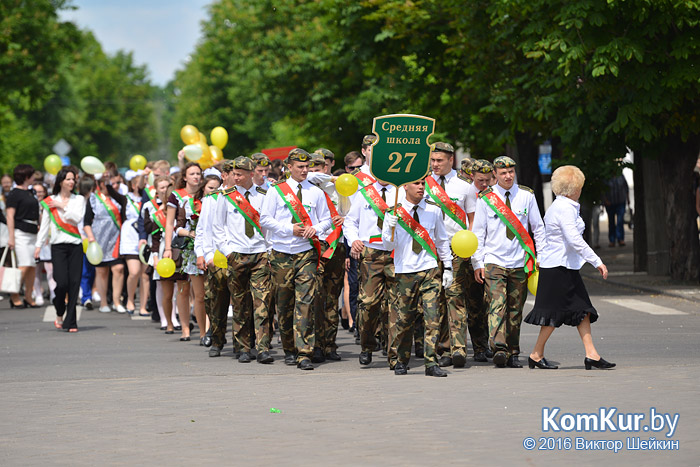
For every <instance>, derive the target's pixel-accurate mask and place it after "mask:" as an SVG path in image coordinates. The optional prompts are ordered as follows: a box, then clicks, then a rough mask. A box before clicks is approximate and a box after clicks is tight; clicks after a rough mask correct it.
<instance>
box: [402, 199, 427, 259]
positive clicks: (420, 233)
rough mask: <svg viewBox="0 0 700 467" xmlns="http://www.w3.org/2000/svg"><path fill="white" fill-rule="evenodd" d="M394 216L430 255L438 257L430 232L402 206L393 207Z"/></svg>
mask: <svg viewBox="0 0 700 467" xmlns="http://www.w3.org/2000/svg"><path fill="white" fill-rule="evenodd" d="M394 212H395V213H396V216H397V217H398V218H399V225H400V226H401V227H403V229H404V230H405V231H406V232H408V234H409V235H410V236H411V237H413V239H414V240H415V241H417V242H418V243H419V244H420V245H421V246H422V247H423V249H424V250H425V251H427V252H428V254H429V255H430V256H432V257H433V258H435V259H436V260H437V259H438V255H437V248H436V247H435V242H433V239H432V238H430V234H428V231H427V230H425V227H423V226H422V225H420V224H419V223H418V222H416V220H415V219H414V218H413V217H412V216H411V215H410V214H409V213H408V211H406V210H405V209H404V208H403V207H401V206H397V207H396V209H394Z"/></svg>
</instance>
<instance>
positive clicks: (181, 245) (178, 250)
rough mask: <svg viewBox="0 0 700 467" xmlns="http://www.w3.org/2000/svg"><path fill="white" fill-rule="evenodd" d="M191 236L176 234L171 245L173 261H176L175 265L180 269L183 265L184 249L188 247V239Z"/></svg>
mask: <svg viewBox="0 0 700 467" xmlns="http://www.w3.org/2000/svg"><path fill="white" fill-rule="evenodd" d="M188 238H189V237H181V236H179V235H178V236H176V237H175V238H174V239H173V241H172V243H171V245H170V247H171V248H172V256H173V261H175V267H176V268H177V269H178V270H179V269H180V268H181V267H182V250H184V249H186V247H187V240H188Z"/></svg>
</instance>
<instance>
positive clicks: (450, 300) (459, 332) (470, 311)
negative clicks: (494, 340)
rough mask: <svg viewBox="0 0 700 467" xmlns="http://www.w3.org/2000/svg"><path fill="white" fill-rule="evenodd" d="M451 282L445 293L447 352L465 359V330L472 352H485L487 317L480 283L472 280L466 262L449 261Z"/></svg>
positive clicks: (468, 265)
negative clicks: (450, 262)
mask: <svg viewBox="0 0 700 467" xmlns="http://www.w3.org/2000/svg"><path fill="white" fill-rule="evenodd" d="M452 272H453V274H454V282H452V285H450V286H449V287H448V288H447V289H446V290H445V297H446V299H447V312H448V318H449V332H450V353H451V354H452V355H455V354H462V355H464V356H465V357H466V356H467V329H469V335H470V336H471V341H472V349H473V350H474V353H477V352H485V351H486V349H487V345H488V339H489V327H488V316H487V314H486V308H485V307H484V284H479V283H478V282H477V281H476V279H474V268H473V267H472V264H471V261H470V260H469V259H465V258H460V257H459V256H455V257H454V259H453V260H452Z"/></svg>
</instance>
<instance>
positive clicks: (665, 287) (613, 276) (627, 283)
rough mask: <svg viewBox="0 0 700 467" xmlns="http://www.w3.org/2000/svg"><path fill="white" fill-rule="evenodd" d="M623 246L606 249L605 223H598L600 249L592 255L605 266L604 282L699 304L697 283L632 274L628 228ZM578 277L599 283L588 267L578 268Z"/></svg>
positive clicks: (631, 250) (631, 234) (594, 271)
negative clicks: (606, 273) (606, 272)
mask: <svg viewBox="0 0 700 467" xmlns="http://www.w3.org/2000/svg"><path fill="white" fill-rule="evenodd" d="M625 243H626V245H625V246H624V247H619V246H615V247H608V246H607V245H608V241H607V223H605V222H604V221H601V223H600V244H601V247H600V248H599V249H596V250H595V252H596V254H597V255H598V256H600V258H601V259H602V260H603V263H605V265H606V266H607V267H608V271H609V273H608V280H607V282H608V283H610V284H614V285H617V286H620V287H625V288H629V289H634V290H638V291H641V292H646V293H650V294H654V295H666V296H669V297H675V298H681V299H684V300H690V301H693V302H696V303H699V304H700V284H697V283H692V282H680V281H675V280H673V279H671V277H670V276H654V275H649V274H647V273H646V272H634V254H633V252H634V234H633V233H632V232H630V231H629V230H628V229H625ZM581 275H583V276H584V277H585V278H586V279H587V280H598V281H602V280H603V279H602V278H601V276H600V273H599V272H598V271H597V270H595V269H594V268H593V267H592V266H591V265H589V264H587V265H585V266H584V267H583V269H581Z"/></svg>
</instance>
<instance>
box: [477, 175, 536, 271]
mask: <svg viewBox="0 0 700 467" xmlns="http://www.w3.org/2000/svg"><path fill="white" fill-rule="evenodd" d="M479 197H481V199H483V200H484V201H485V202H486V205H487V206H488V207H490V208H491V209H492V210H493V212H495V213H496V215H497V216H498V217H499V218H500V219H501V221H503V223H504V224H505V225H506V228H508V229H510V231H511V232H513V234H514V235H515V238H517V239H518V241H519V242H520V246H521V247H522V248H523V250H525V272H526V273H527V275H528V276H530V275H531V274H533V273H534V272H535V262H536V261H537V258H536V257H535V253H534V251H535V243H534V242H533V241H532V237H530V234H529V233H528V232H527V230H525V227H523V224H522V223H521V222H520V221H519V220H518V218H517V217H516V216H515V214H513V211H511V210H510V208H509V207H508V206H506V205H505V203H504V202H503V201H501V198H499V197H498V195H496V193H494V191H493V190H492V189H491V188H489V189H486V190H484V191H482V192H481V194H479Z"/></svg>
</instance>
